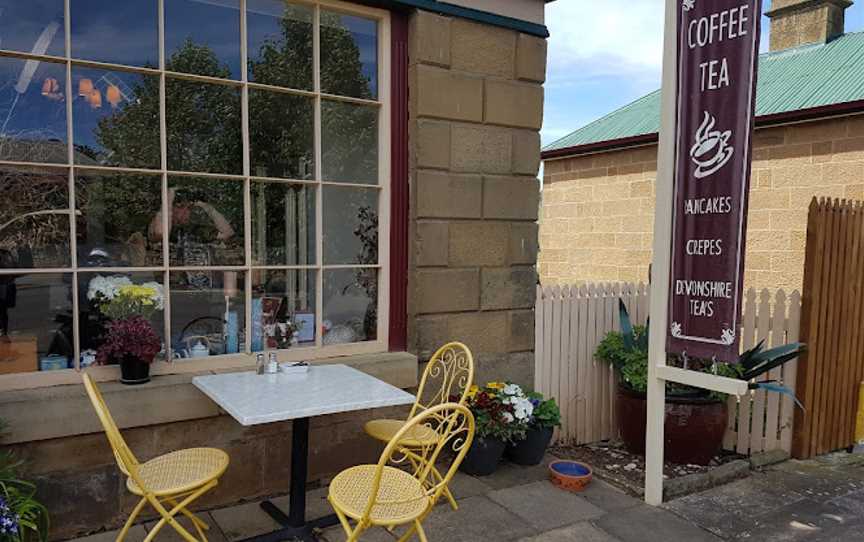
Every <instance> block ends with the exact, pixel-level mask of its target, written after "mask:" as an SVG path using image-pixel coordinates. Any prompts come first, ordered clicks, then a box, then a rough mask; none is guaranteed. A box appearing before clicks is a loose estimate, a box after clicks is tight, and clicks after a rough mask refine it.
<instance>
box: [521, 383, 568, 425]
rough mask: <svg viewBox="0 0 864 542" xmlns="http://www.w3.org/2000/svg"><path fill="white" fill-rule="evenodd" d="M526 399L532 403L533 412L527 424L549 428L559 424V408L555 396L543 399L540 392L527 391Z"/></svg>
mask: <svg viewBox="0 0 864 542" xmlns="http://www.w3.org/2000/svg"><path fill="white" fill-rule="evenodd" d="M527 395H528V399H529V400H530V401H531V404H533V405H534V412H533V414H532V416H531V421H530V422H529V425H530V426H531V427H535V428H542V429H545V428H549V427H560V426H561V409H559V408H558V403H556V402H555V398H550V399H544V397H543V394H542V393H537V392H536V391H532V392H529V393H528V394H527Z"/></svg>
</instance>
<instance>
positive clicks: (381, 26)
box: [0, 0, 391, 391]
mask: <svg viewBox="0 0 864 542" xmlns="http://www.w3.org/2000/svg"><path fill="white" fill-rule="evenodd" d="M70 1H71V0H64V4H65V6H64V25H65V56H63V57H57V56H51V55H32V54H30V53H23V52H19V51H11V50H5V49H0V57H6V58H8V57H12V58H19V59H24V60H28V59H33V60H41V61H51V62H55V63H62V64H64V65H65V70H66V89H65V92H66V100H65V105H66V145H67V154H68V156H67V163H66V164H65V165H64V164H50V163H41V162H22V161H10V160H0V167H3V166H5V167H9V166H12V167H21V166H25V167H37V168H45V169H52V170H57V171H58V172H59V171H60V170H63V169H65V170H66V171H67V173H68V177H69V212H70V217H74V216H75V209H76V203H75V176H76V173H77V172H78V171H96V172H116V173H147V174H152V175H154V176H155V175H161V179H162V218H163V227H162V255H163V263H162V265H161V266H158V267H117V268H94V267H79V266H78V262H77V250H76V244H75V243H76V237H77V236H76V223H75V222H76V221H75V220H74V219H70V221H69V222H70V226H69V227H70V232H69V235H70V244H69V246H70V250H71V254H70V258H71V266H69V267H61V268H31V269H21V268H16V269H0V275H3V274H18V275H21V274H37V273H56V274H61V273H62V274H71V275H72V276H73V280H72V287H71V289H72V292H71V293H72V311H73V315H74V318H73V322H74V323H73V335H74V358H75V360H74V361H75V368H74V369H65V370H58V371H45V372H42V371H36V372H29V373H15V374H7V375H0V391H6V390H14V389H27V388H37V387H46V386H55V385H62V384H77V383H80V376H79V374H78V373H79V372H80V370H81V368H80V358H81V352H80V336H79V322H78V319H79V316H78V315H79V314H80V312H79V302H78V298H79V295H78V274H79V273H87V274H93V273H102V274H105V275H110V274H112V273H132V272H152V273H154V274H158V273H161V275H162V281H163V284H164V286H165V292H166V295H165V308H164V311H163V314H164V324H165V330H164V341H165V344H166V348H170V346H171V344H170V343H171V294H170V272H171V271H175V272H176V271H178V270H184V269H189V268H186V267H182V266H176V265H175V266H170V265H169V258H170V252H169V236H170V232H169V231H168V223H167V222H168V212H169V209H168V208H167V201H168V197H167V196H168V179H169V177H180V176H184V177H198V178H214V179H226V180H232V179H233V180H236V181H237V182H242V183H243V184H244V247H245V256H246V264H245V265H242V266H211V267H206V268H201V269H205V270H208V271H217V272H218V271H240V272H243V273H244V275H245V289H244V296H245V319H244V321H245V336H246V338H247V339H246V341H245V352H241V353H239V354H226V355H219V356H210V357H208V358H198V359H183V360H174V359H171V358H169V359H168V360H165V361H156V362H154V363H153V365H152V367H151V374H152V375H165V374H180V373H200V372H207V371H216V370H226V369H250V368H251V367H253V366H254V363H255V353H253V352H251V346H252V344H251V343H252V341H251V340H250V338H251V336H252V333H251V329H252V298H253V292H252V271H255V270H263V269H267V270H288V269H296V270H302V271H306V270H312V271H315V277H316V285H315V297H316V302H315V303H316V304H315V319H316V323H315V326H316V333H315V345H314V346H311V345H310V346H298V347H294V348H291V349H287V350H277V351H276V352H277V355H278V358H279V361H280V362H283V361H300V360H304V361H315V360H319V359H323V358H333V357H339V356H347V355H354V354H370V353H381V352H386V351H388V349H389V329H390V318H389V308H390V307H389V297H390V242H389V240H390V198H391V187H390V179H391V175H390V138H391V133H390V110H391V103H390V69H391V58H390V41H391V39H390V13H389V12H388V11H387V10H383V9H377V8H371V7H366V6H361V5H357V4H352V3H348V2H342V1H338V0H289V1H287V2H286V3H291V4H298V5H306V6H309V7H312V8H313V10H314V11H313V13H314V19H313V90H311V91H307V90H297V89H288V88H282V87H275V86H272V85H266V84H261V83H254V82H250V81H248V63H247V58H248V53H247V46H248V41H247V27H246V3H247V0H239V4H240V42H241V47H240V49H241V51H240V63H241V71H242V75H241V79H240V80H239V81H238V80H223V79H214V78H212V77H207V76H200V75H194V74H187V73H178V72H169V71H166V70H165V60H166V59H165V9H164V5H165V2H166V1H170V0H158V14H159V22H158V33H159V69H148V68H138V67H130V66H124V65H118V64H111V63H105V62H95V61H88V60H80V59H73V58H71V56H70V54H71V24H70V21H71V19H70ZM322 9H324V10H328V11H335V12H340V13H343V14H346V15H357V16H360V17H365V18H368V19H374V20H375V21H377V28H378V74H377V75H378V85H377V86H378V97H377V99H362V98H352V97H346V96H337V95H333V94H328V93H325V92H322V91H321V80H320V79H321V78H320V57H321V55H320V21H321V10H322ZM73 67H85V68H99V69H106V70H113V71H125V72H134V73H140V74H143V75H155V76H158V77H159V89H160V91H159V92H160V114H159V116H160V118H159V123H160V135H159V137H160V147H161V165H160V168H159V169H140V168H124V167H108V166H89V165H88V166H76V165H75V164H74V147H73V143H74V142H73V124H72V106H71V102H72V94H73V89H72V68H73ZM166 76H170V77H171V78H172V79H176V78H179V79H186V80H190V81H199V82H208V83H218V84H222V85H226V86H231V87H234V88H239V89H240V90H241V111H242V115H241V118H242V121H241V122H242V126H241V130H242V139H243V173H242V175H231V174H214V173H202V172H197V173H196V172H186V171H171V170H169V169H168V164H167V158H168V157H167V123H166V115H165V113H166V109H165V85H166ZM250 88H251V89H261V90H266V91H273V92H282V93H287V94H292V95H296V96H304V97H308V98H313V99H314V102H315V108H314V126H315V137H314V155H315V175H314V178H313V179H311V180H295V179H282V178H271V177H257V176H254V175H252V174H251V171H250V146H249V145H250V141H249V101H248V98H249V89H250ZM323 99H326V100H333V101H340V102H344V103H355V104H359V105H367V106H374V107H377V108H378V185H369V184H358V183H344V182H331V181H323V180H322V171H321V170H322V163H321V159H322V149H321V103H322V100H323ZM253 181H266V182H274V183H281V184H289V185H298V184H306V185H309V186H312V187H314V188H315V191H316V194H315V222H316V223H315V237H316V247H315V255H316V263H315V265H295V266H288V265H253V260H252V214H251V212H252V209H251V207H252V205H251V196H250V194H251V186H252V182H253ZM325 186H343V187H355V188H374V189H377V190H378V191H379V197H378V264H377V265H353V264H347V265H324V261H323V258H324V250H323V234H324V232H323V205H322V203H323V188H324V187H325ZM362 267H367V268H376V269H377V270H378V300H377V301H378V306H377V317H378V322H377V325H378V330H377V335H376V340H374V341H365V342H359V343H351V344H340V345H330V346H325V345H323V343H322V339H323V337H322V333H321V322H322V321H323V316H324V311H323V308H324V307H323V296H324V291H323V276H324V272H325V271H327V270H328V269H345V268H350V269H356V268H362ZM195 269H198V268H195ZM172 357H173V356H172ZM86 372H87V373H88V374H90V375H91V376H93V377H94V378H95V379H97V380H99V381H112V380H119V377H120V370H119V367H117V366H92V367H89V368H87V369H86Z"/></svg>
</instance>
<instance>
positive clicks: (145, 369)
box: [120, 356, 150, 386]
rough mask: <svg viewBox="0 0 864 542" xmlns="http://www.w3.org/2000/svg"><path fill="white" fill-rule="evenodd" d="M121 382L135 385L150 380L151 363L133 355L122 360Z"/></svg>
mask: <svg viewBox="0 0 864 542" xmlns="http://www.w3.org/2000/svg"><path fill="white" fill-rule="evenodd" d="M120 382H122V383H123V384H128V385H130V386H134V385H137V384H144V383H145V382H150V364H149V363H147V362H144V361H141V360H140V359H138V358H134V357H132V356H126V357H124V358H123V359H121V360H120Z"/></svg>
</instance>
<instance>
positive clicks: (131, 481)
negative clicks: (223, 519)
mask: <svg viewBox="0 0 864 542" xmlns="http://www.w3.org/2000/svg"><path fill="white" fill-rule="evenodd" d="M82 377H83V378H84V387H85V388H86V389H87V395H88V396H90V402H92V403H93V408H94V409H96V414H97V415H98V416H99V421H100V422H102V427H103V428H104V429H105V434H106V435H107V436H108V442H109V443H110V444H111V449H112V451H113V452H114V458H115V459H116V460H117V466H118V467H120V470H121V471H122V472H123V474H125V475H126V476H127V477H128V478H127V479H126V488H127V489H128V490H129V491H130V492H132V493H133V494H135V495H138V496H139V497H141V501H140V502H138V504H137V505H136V506H135V508H134V509H133V510H132V514H131V515H130V516H129V519H128V520H126V524H125V525H124V526H123V529H122V530H121V531H120V534H119V535H117V541H118V542H120V541H122V540H123V539H124V538H125V537H126V533H128V532H129V528H130V527H131V526H132V523H133V522H134V521H135V518H137V517H138V514H140V513H141V510H142V509H143V508H144V505H145V504H148V503H149V504H150V506H152V507H153V509H155V510H156V511H157V512H158V513H159V515H160V516H162V519H160V520H159V522H158V523H156V526H155V527H153V529H151V530H150V532H149V533H148V534H147V538H145V539H144V542H150V541H151V540H153V538H154V537H155V536H156V534H157V533H158V532H159V530H160V529H162V527H164V526H165V525H166V524H168V525H170V526H171V527H173V528H174V530H175V531H177V533H178V534H180V536H182V537H183V538H184V539H185V540H187V541H188V542H201V541H203V542H206V540H207V537H206V536H205V535H204V531H205V530H207V529H209V526H208V525H207V524H206V523H204V522H203V521H202V520H201V519H199V518H198V517H197V516H195V515H194V514H193V513H192V512H190V511H189V509H188V508H187V507H188V506H189V505H190V504H191V503H192V502H193V501H195V500H196V499H198V498H199V497H201V495H203V494H204V493H206V492H208V491H210V490H211V489H213V488H214V487H216V484H217V483H218V482H219V477H220V476H222V474H223V473H224V472H225V469H226V468H228V454H226V453H225V452H223V451H222V450H217V449H215V448H190V449H187V450H178V451H176V452H171V453H168V454H165V455H160V456H159V457H156V458H154V459H151V460H150V461H147V462H145V463H140V462H139V461H138V460H137V459H136V458H135V455H134V454H133V453H132V450H130V449H129V446H127V445H126V441H125V440H124V439H123V436H122V435H120V431H119V430H118V429H117V424H115V423H114V418H113V417H112V416H111V413H110V412H109V411H108V407H107V405H106V404H105V400H104V399H103V398H102V394H101V393H100V392H99V388H97V387H96V384H95V383H94V382H93V380H92V379H91V378H90V375H88V374H87V373H84V374H83V375H82ZM178 501H179V502H178ZM166 504H167V505H168V506H170V507H171V508H170V510H169V509H168V508H167V507H166ZM177 514H183V515H184V516H186V517H187V518H189V520H190V521H192V524H193V525H195V530H196V531H198V535H199V536H200V537H201V538H200V539H198V538H195V537H194V536H192V534H191V533H189V531H187V530H186V529H185V528H183V526H182V525H180V523H178V522H177V520H176V519H175V516H176V515H177Z"/></svg>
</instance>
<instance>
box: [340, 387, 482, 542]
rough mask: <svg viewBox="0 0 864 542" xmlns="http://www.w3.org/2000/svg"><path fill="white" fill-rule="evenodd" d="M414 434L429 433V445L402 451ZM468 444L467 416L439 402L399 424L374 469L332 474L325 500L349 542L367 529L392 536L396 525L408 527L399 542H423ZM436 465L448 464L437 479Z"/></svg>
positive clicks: (461, 407) (459, 408) (365, 467)
mask: <svg viewBox="0 0 864 542" xmlns="http://www.w3.org/2000/svg"><path fill="white" fill-rule="evenodd" d="M418 430H422V431H423V433H424V434H425V432H426V431H430V432H432V433H434V434H435V439H434V441H433V440H432V439H430V440H429V442H430V443H429V444H428V445H420V446H418V447H416V448H412V449H406V448H405V447H404V446H403V445H402V442H403V441H404V439H406V438H410V435H412V434H414V432H415V431H418ZM473 439H474V416H473V415H472V414H471V411H470V410H468V409H467V408H466V407H465V406H464V405H460V404H457V403H444V404H442V405H438V406H434V407H432V408H428V409H425V410H423V411H422V412H420V414H418V415H417V416H415V417H414V418H412V419H411V420H409V421H408V422H407V423H404V424H403V425H402V428H401V429H400V430H399V431H397V432H396V434H395V435H394V436H393V439H392V440H390V442H389V443H388V444H387V447H386V448H385V449H384V452H383V453H382V454H381V457H380V458H379V460H378V464H376V465H359V466H357V467H351V468H349V469H346V470H344V471H342V472H341V473H339V474H338V475H336V477H335V478H333V481H332V482H330V489H329V493H328V495H327V500H328V501H330V505H331V506H332V507H333V509H334V510H335V511H336V515H337V516H338V517H339V522H340V523H341V524H342V527H343V529H345V534H346V535H347V536H348V542H355V541H356V540H358V539H359V537H360V535H361V534H363V532H364V531H366V530H367V529H369V528H371V527H376V526H377V527H383V528H385V529H387V530H388V531H391V532H392V531H393V530H394V529H395V528H396V527H398V526H400V525H408V530H407V531H406V532H405V534H404V535H403V536H402V537H401V538H400V539H399V542H405V541H407V540H410V539H411V537H413V536H414V534H415V533H416V534H417V536H418V537H419V538H420V540H421V541H422V542H428V541H427V538H426V533H425V532H424V531H423V525H422V523H423V520H424V519H425V518H426V516H427V515H429V513H430V512H431V511H432V509H433V508H434V507H435V503H436V502H437V501H438V499H439V498H440V497H441V495H443V494H444V492H445V491H446V489H447V484H448V483H449V482H450V480H451V479H452V478H453V475H454V474H455V473H456V469H458V468H459V465H460V464H461V463H462V460H463V459H464V458H465V454H466V453H467V452H468V448H470V447H471V441H472V440H473ZM439 460H442V463H446V461H448V460H449V462H450V466H449V467H448V468H447V469H446V470H445V474H444V475H443V476H442V475H436V473H437V472H438V469H437V467H436V463H437V462H438V461H439ZM392 464H395V465H401V466H403V468H402V469H400V468H397V467H394V466H391V465H392ZM351 521H353V522H354V525H353V526H352V525H351Z"/></svg>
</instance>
